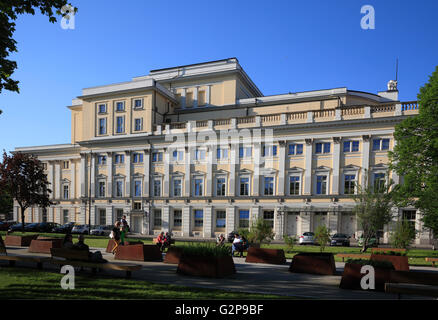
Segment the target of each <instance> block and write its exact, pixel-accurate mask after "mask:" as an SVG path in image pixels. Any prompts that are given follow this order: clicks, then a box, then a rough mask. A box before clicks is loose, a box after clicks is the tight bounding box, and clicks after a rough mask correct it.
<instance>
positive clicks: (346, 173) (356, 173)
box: [341, 169, 359, 195]
mask: <svg viewBox="0 0 438 320" xmlns="http://www.w3.org/2000/svg"><path fill="white" fill-rule="evenodd" d="M353 174H354V180H353V181H354V193H353V194H357V186H358V184H359V170H351V169H349V170H344V172H343V173H342V183H341V184H342V186H341V190H342V194H344V195H351V194H346V193H345V176H349V175H353Z"/></svg>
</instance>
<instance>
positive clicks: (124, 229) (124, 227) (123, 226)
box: [120, 216, 129, 246]
mask: <svg viewBox="0 0 438 320" xmlns="http://www.w3.org/2000/svg"><path fill="white" fill-rule="evenodd" d="M128 232H129V225H128V222H127V221H126V216H123V219H122V223H121V226H120V243H121V244H122V246H123V245H125V238H126V234H127V233H128Z"/></svg>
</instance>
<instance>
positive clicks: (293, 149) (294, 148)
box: [288, 143, 303, 155]
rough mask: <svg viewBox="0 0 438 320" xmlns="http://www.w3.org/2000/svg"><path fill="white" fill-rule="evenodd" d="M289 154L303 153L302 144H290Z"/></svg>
mask: <svg viewBox="0 0 438 320" xmlns="http://www.w3.org/2000/svg"><path fill="white" fill-rule="evenodd" d="M288 154H289V155H298V154H303V144H302V143H300V144H290V145H289V152H288Z"/></svg>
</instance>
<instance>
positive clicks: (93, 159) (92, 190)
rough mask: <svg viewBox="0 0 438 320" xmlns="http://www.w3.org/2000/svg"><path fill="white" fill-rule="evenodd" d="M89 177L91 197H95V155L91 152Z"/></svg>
mask: <svg viewBox="0 0 438 320" xmlns="http://www.w3.org/2000/svg"><path fill="white" fill-rule="evenodd" d="M90 157H91V168H90V170H91V179H90V185H91V197H92V198H95V197H96V155H95V154H93V153H91V154H90Z"/></svg>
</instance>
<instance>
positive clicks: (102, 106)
mask: <svg viewBox="0 0 438 320" xmlns="http://www.w3.org/2000/svg"><path fill="white" fill-rule="evenodd" d="M99 113H106V104H104V103H103V104H99Z"/></svg>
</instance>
